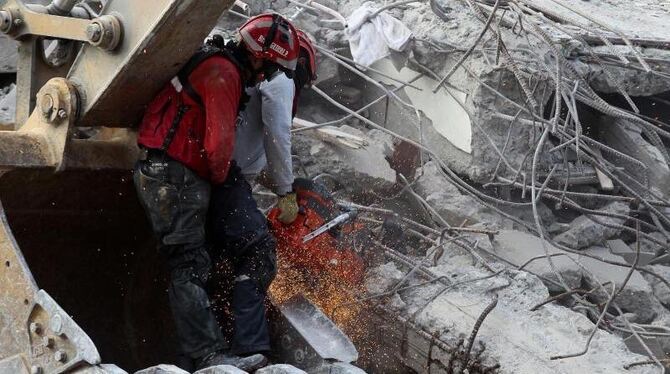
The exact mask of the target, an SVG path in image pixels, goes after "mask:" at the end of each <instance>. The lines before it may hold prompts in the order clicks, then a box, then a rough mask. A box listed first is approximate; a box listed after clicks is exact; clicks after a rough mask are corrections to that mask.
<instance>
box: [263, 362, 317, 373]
mask: <svg viewBox="0 0 670 374" xmlns="http://www.w3.org/2000/svg"><path fill="white" fill-rule="evenodd" d="M256 374H307V373H306V372H305V371H303V370H300V369H298V368H297V367H295V366H291V365H284V364H282V365H272V366H267V367H264V368H262V369H260V370H257V371H256Z"/></svg>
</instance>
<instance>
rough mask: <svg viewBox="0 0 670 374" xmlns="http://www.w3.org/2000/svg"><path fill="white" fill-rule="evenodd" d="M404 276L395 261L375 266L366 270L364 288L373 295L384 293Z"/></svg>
mask: <svg viewBox="0 0 670 374" xmlns="http://www.w3.org/2000/svg"><path fill="white" fill-rule="evenodd" d="M404 276H405V274H404V273H403V272H402V271H400V269H398V267H397V266H396V264H395V262H389V263H387V264H384V265H381V266H377V267H376V268H373V269H371V270H369V271H368V273H367V275H366V277H365V288H366V289H367V291H368V293H370V294H372V295H375V294H380V293H384V292H386V291H388V290H390V289H391V288H392V287H394V286H395V285H396V284H398V282H399V281H400V280H401V279H402V278H403V277H404Z"/></svg>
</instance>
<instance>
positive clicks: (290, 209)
mask: <svg viewBox="0 0 670 374" xmlns="http://www.w3.org/2000/svg"><path fill="white" fill-rule="evenodd" d="M277 207H278V208H279V221H280V222H281V223H283V224H285V225H290V224H291V223H293V221H295V219H296V218H298V210H299V208H298V198H297V197H296V195H295V192H290V193H287V194H286V195H284V196H280V197H279V201H278V202H277Z"/></svg>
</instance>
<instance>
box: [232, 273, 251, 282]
mask: <svg viewBox="0 0 670 374" xmlns="http://www.w3.org/2000/svg"><path fill="white" fill-rule="evenodd" d="M248 280H251V278H249V276H248V275H244V274H242V275H239V276H237V278H235V282H244V281H248Z"/></svg>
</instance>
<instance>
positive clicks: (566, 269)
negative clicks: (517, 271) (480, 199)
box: [493, 231, 583, 292]
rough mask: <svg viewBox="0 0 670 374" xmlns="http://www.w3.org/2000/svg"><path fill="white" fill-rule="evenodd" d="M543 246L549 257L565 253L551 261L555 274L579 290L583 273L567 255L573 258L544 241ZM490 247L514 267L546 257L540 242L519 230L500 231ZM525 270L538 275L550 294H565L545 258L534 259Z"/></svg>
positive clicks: (540, 240)
mask: <svg viewBox="0 0 670 374" xmlns="http://www.w3.org/2000/svg"><path fill="white" fill-rule="evenodd" d="M545 246H546V248H547V251H548V252H549V254H550V255H555V254H561V253H562V254H564V255H560V256H552V257H551V261H552V262H553V264H554V267H555V268H556V271H557V272H558V274H560V275H561V276H562V277H563V279H564V280H565V282H566V283H567V285H568V286H569V287H570V288H579V286H580V285H581V283H582V276H583V274H582V271H581V269H580V268H579V266H577V264H576V263H575V261H573V260H571V259H570V257H569V256H572V255H570V254H567V253H566V252H564V251H561V250H560V249H558V248H556V247H554V246H552V245H551V244H549V243H548V242H546V241H545ZM493 248H494V251H495V253H496V255H498V256H500V257H502V258H504V259H505V260H507V261H509V262H510V263H512V264H514V265H516V266H522V265H524V264H526V263H527V262H528V261H530V260H531V259H533V258H537V257H539V256H545V254H546V252H545V250H544V248H543V246H542V239H540V238H539V237H537V236H534V235H530V234H526V233H523V232H520V231H501V232H500V233H499V234H498V235H496V236H495V239H494V240H493ZM572 257H576V256H572ZM524 270H526V271H529V272H531V273H533V274H535V275H537V276H539V277H540V279H542V280H543V281H544V284H545V285H546V286H547V288H548V289H549V291H550V292H562V291H564V290H563V287H562V286H560V282H559V279H558V276H557V275H556V274H555V273H554V272H553V270H552V268H551V265H550V263H549V260H548V259H547V258H546V257H544V258H540V259H537V260H534V261H533V262H531V263H529V264H528V265H526V267H525V268H524Z"/></svg>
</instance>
